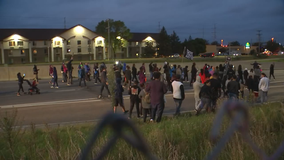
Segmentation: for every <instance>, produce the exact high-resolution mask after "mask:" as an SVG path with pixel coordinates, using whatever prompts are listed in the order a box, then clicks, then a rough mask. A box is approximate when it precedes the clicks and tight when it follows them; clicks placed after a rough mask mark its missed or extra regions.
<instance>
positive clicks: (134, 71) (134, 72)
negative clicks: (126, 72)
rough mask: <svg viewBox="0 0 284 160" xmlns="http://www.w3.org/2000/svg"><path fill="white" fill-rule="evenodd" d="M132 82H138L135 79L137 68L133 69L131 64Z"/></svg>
mask: <svg viewBox="0 0 284 160" xmlns="http://www.w3.org/2000/svg"><path fill="white" fill-rule="evenodd" d="M131 73H132V81H134V80H136V81H138V79H137V68H136V67H135V64H134V63H133V66H132V72H131Z"/></svg>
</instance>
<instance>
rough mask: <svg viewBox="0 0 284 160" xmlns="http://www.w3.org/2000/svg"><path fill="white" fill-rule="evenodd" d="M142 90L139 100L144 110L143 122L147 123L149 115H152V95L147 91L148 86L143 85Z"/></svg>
mask: <svg viewBox="0 0 284 160" xmlns="http://www.w3.org/2000/svg"><path fill="white" fill-rule="evenodd" d="M141 88H142V90H141V92H140V93H139V98H140V99H141V105H142V108H143V121H144V122H146V118H147V114H148V113H149V114H150V113H151V98H150V93H147V92H146V91H145V88H146V86H145V85H144V84H141ZM150 117H151V116H150Z"/></svg>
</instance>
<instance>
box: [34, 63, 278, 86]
mask: <svg viewBox="0 0 284 160" xmlns="http://www.w3.org/2000/svg"><path fill="white" fill-rule="evenodd" d="M38 71H39V69H37V66H36V65H34V68H33V72H34V79H36V81H37V82H38ZM274 79H275V78H274Z"/></svg>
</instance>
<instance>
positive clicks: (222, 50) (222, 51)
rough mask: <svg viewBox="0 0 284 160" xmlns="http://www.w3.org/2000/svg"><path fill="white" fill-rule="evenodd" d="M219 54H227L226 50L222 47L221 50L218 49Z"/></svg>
mask: <svg viewBox="0 0 284 160" xmlns="http://www.w3.org/2000/svg"><path fill="white" fill-rule="evenodd" d="M219 52H221V53H225V52H227V49H226V48H224V47H222V48H220V49H219Z"/></svg>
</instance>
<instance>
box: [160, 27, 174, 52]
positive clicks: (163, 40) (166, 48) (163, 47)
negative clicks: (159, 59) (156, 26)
mask: <svg viewBox="0 0 284 160" xmlns="http://www.w3.org/2000/svg"><path fill="white" fill-rule="evenodd" d="M157 42H158V46H157V48H158V52H159V55H164V56H169V55H171V46H170V45H171V41H170V37H169V35H168V33H167V31H166V28H165V27H163V28H162V30H161V32H160V34H159V38H158V40H157Z"/></svg>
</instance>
